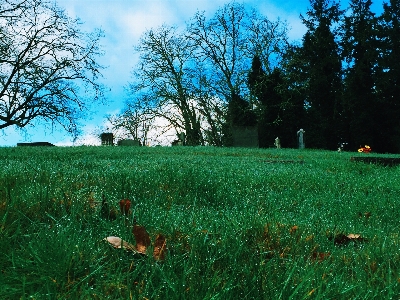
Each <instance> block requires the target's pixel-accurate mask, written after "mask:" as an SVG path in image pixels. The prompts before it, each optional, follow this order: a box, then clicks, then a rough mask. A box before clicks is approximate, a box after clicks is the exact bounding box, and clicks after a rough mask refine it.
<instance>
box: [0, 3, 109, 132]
mask: <svg viewBox="0 0 400 300" xmlns="http://www.w3.org/2000/svg"><path fill="white" fill-rule="evenodd" d="M101 36H102V33H101V32H100V31H96V32H94V33H92V34H85V33H83V32H81V30H80V21H79V20H77V19H71V18H69V17H68V16H67V15H66V14H65V12H64V11H63V10H62V9H60V8H59V7H57V6H56V4H54V3H53V2H52V1H50V0H49V1H48V0H3V1H1V2H0V129H1V128H5V127H8V126H13V125H16V126H18V127H21V128H22V127H25V126H26V125H28V124H31V123H32V121H33V120H34V119H42V120H44V121H50V122H52V123H59V124H61V125H62V126H63V127H64V128H65V129H66V130H68V131H69V132H71V133H76V131H77V125H76V120H77V119H78V118H79V115H80V114H81V113H82V112H83V111H84V110H85V109H86V108H87V107H88V103H89V102H88V99H89V101H91V100H97V99H99V98H102V96H103V95H102V88H101V85H100V84H98V83H97V79H98V77H99V76H101V74H100V69H101V66H100V65H99V64H98V63H97V62H96V60H95V59H96V57H97V56H98V55H100V54H101V51H100V49H99V39H100V38H101ZM84 95H86V97H88V99H86V98H85V96H84Z"/></svg>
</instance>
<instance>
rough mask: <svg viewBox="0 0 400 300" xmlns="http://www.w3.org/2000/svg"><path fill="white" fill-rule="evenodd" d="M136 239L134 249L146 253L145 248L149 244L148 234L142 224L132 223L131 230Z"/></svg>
mask: <svg viewBox="0 0 400 300" xmlns="http://www.w3.org/2000/svg"><path fill="white" fill-rule="evenodd" d="M132 233H133V235H134V236H135V240H136V250H137V251H138V252H140V253H142V254H146V250H147V248H148V247H149V246H150V244H151V242H150V236H149V234H148V233H147V231H146V229H145V228H144V227H143V226H139V225H136V224H135V225H133V230H132Z"/></svg>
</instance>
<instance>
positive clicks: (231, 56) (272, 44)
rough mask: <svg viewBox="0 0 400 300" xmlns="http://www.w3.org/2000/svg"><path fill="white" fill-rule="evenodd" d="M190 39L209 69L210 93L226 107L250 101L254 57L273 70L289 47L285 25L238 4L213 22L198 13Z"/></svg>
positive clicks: (220, 14) (218, 14)
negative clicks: (256, 56)
mask: <svg viewBox="0 0 400 300" xmlns="http://www.w3.org/2000/svg"><path fill="white" fill-rule="evenodd" d="M187 38H188V39H190V40H191V41H192V42H193V44H194V45H196V46H197V51H196V52H195V54H196V56H197V60H198V61H201V62H203V64H204V65H205V68H206V69H208V72H207V73H206V74H207V76H208V80H207V82H208V84H209V89H210V90H213V93H214V94H215V96H216V97H218V98H220V99H223V100H224V101H225V103H226V105H228V106H229V105H230V104H232V102H238V103H237V105H238V106H239V107H240V106H241V107H246V105H243V103H244V101H247V102H248V101H249V100H250V96H249V90H248V86H247V74H248V72H249V70H250V69H251V61H252V59H253V57H254V56H255V55H258V56H259V57H260V58H261V59H262V60H263V63H264V65H265V66H266V67H267V68H269V67H270V66H271V65H273V64H277V63H279V60H280V57H281V55H282V54H283V53H284V50H285V48H286V46H287V44H288V43H287V28H286V24H285V23H284V22H281V21H280V20H277V21H276V22H272V21H270V20H268V19H267V18H266V17H263V16H261V15H259V14H258V13H257V12H256V11H254V10H253V11H250V12H248V11H246V9H245V7H244V6H243V5H242V4H238V3H235V2H233V3H229V4H226V5H225V6H223V7H222V8H220V9H219V10H218V11H217V12H216V14H215V15H214V17H213V18H211V19H209V20H207V19H206V17H205V16H204V13H201V12H198V13H197V14H196V15H195V16H194V17H193V18H192V20H191V21H190V24H189V26H188V35H187ZM248 107H249V108H250V109H251V106H250V105H248Z"/></svg>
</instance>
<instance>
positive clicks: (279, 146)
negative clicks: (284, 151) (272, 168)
mask: <svg viewBox="0 0 400 300" xmlns="http://www.w3.org/2000/svg"><path fill="white" fill-rule="evenodd" d="M274 145H275V147H276V149H281V140H280V139H279V137H276V139H275V143H274Z"/></svg>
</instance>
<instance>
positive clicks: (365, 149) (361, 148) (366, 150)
mask: <svg viewBox="0 0 400 300" xmlns="http://www.w3.org/2000/svg"><path fill="white" fill-rule="evenodd" d="M371 151H372V149H371V147H370V146H368V145H365V146H364V147H360V149H358V152H363V153H370V152H371Z"/></svg>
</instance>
